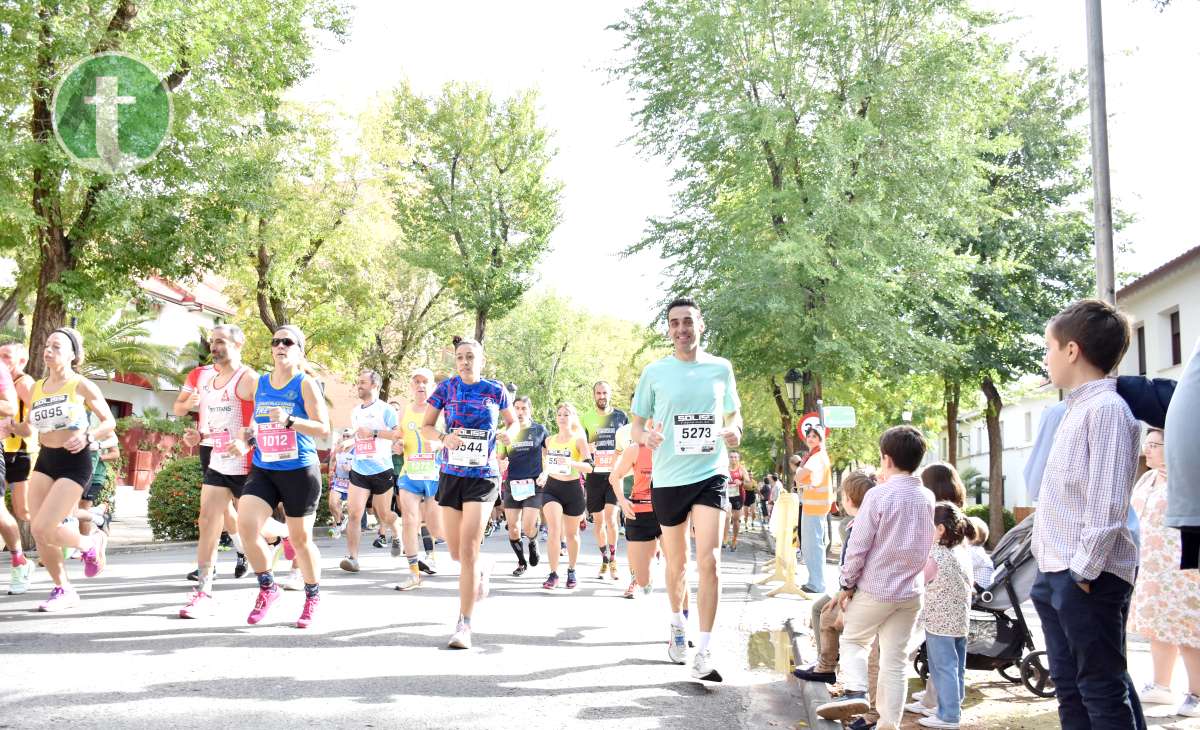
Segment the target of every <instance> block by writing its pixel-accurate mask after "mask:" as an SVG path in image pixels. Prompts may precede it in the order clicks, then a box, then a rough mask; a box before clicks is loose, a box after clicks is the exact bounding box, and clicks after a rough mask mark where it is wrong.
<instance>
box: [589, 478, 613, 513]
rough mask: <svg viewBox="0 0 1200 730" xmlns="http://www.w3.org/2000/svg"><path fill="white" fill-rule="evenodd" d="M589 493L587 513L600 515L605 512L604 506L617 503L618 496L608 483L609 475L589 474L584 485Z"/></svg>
mask: <svg viewBox="0 0 1200 730" xmlns="http://www.w3.org/2000/svg"><path fill="white" fill-rule="evenodd" d="M583 486H584V491H585V492H587V511H588V512H591V513H592V514H594V515H595V514H599V513H601V512H603V511H604V505H606V504H612V505H615V504H616V503H617V495H616V494H614V493H613V490H612V485H610V484H609V483H608V474H596V473H592V474H588V475H587V479H586V481H584V483H583Z"/></svg>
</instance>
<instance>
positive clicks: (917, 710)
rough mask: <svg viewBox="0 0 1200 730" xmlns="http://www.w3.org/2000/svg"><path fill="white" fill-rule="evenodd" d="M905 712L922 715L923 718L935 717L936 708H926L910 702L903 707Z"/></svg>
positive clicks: (918, 703)
mask: <svg viewBox="0 0 1200 730" xmlns="http://www.w3.org/2000/svg"><path fill="white" fill-rule="evenodd" d="M904 711H905V712H911V713H913V714H914V715H924V716H925V717H934V716H935V715H937V708H936V707H926V706H925V705H923V704H921V703H920V702H910V703H908V704H907V705H905V706H904Z"/></svg>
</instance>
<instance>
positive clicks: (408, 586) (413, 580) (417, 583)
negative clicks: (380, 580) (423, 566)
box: [388, 573, 421, 591]
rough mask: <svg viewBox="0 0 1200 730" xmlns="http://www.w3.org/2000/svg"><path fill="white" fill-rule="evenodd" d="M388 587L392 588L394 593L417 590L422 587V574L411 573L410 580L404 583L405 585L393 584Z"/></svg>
mask: <svg viewBox="0 0 1200 730" xmlns="http://www.w3.org/2000/svg"><path fill="white" fill-rule="evenodd" d="M388 587H389V588H391V589H392V590H393V591H411V590H414V589H416V588H420V587H421V574H420V573H410V574H409V576H408V580H406V581H404V582H403V583H393V584H391V585H390V586H388Z"/></svg>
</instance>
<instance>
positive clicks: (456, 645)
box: [446, 621, 471, 649]
mask: <svg viewBox="0 0 1200 730" xmlns="http://www.w3.org/2000/svg"><path fill="white" fill-rule="evenodd" d="M446 646H448V647H449V648H451V649H470V648H471V626H470V624H468V623H466V622H465V621H459V622H458V625H457V626H456V627H455V628H454V636H451V637H450V642H449V643H448V644H446Z"/></svg>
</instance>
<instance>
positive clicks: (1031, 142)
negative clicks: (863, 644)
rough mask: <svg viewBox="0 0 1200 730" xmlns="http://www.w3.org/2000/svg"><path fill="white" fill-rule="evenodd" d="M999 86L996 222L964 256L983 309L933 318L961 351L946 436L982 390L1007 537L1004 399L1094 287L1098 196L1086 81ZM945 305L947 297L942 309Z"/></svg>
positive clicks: (949, 367) (992, 117) (1034, 65)
mask: <svg viewBox="0 0 1200 730" xmlns="http://www.w3.org/2000/svg"><path fill="white" fill-rule="evenodd" d="M1022 65H1023V67H1022V68H1020V69H1019V70H1018V71H1016V72H1012V73H1003V74H997V77H996V79H995V81H994V82H993V83H992V84H991V85H990V86H991V88H992V90H993V95H992V97H991V100H990V102H989V103H988V104H987V105H986V106H985V107H983V109H984V110H985V111H986V113H987V114H988V127H987V144H986V145H983V146H981V151H980V159H981V160H982V162H983V164H984V165H985V166H986V169H987V170H988V175H987V186H986V188H985V189H984V191H983V200H984V201H985V203H986V206H987V209H988V210H990V211H991V215H990V216H989V217H988V218H987V219H985V220H984V221H983V222H982V225H981V226H980V229H979V230H978V232H977V233H975V234H974V235H971V236H967V237H964V238H963V239H962V240H960V241H959V244H958V252H959V253H960V254H962V255H968V256H971V257H973V258H974V259H975V261H976V264H975V266H974V267H973V270H972V272H971V275H970V277H969V285H970V300H971V301H972V302H974V306H971V307H965V308H958V307H951V306H949V302H947V301H937V302H936V303H935V306H937V307H938V311H940V312H942V313H943V314H947V313H949V316H939V317H932V316H931V317H929V318H926V319H925V320H924V321H925V323H926V325H927V327H928V328H929V329H930V331H931V332H932V333H933V334H935V336H939V337H941V338H943V339H944V340H946V341H949V342H955V343H958V344H960V345H962V347H961V348H960V349H959V355H958V357H956V358H953V359H949V360H947V361H946V362H945V363H944V366H943V367H942V368H941V372H942V373H943V376H944V378H945V382H946V398H945V404H946V426H947V431H948V433H949V435H950V439H951V443H952V444H955V446H953V447H952V448H955V449H956V447H957V444H956V443H955V442H956V441H957V424H956V421H957V411H958V402H959V397H960V393H961V386H963V385H970V384H977V385H978V387H979V388H980V390H981V391H982V393H983V395H984V399H985V405H984V420H985V422H986V424H987V432H988V450H989V474H988V486H989V502H990V503H991V515H990V517H991V519H990V529H991V534H992V536H993V539H994V540H998V539H999V538H1000V537H1001V536H1002V535H1003V533H1004V522H1003V507H1004V462H1003V452H1004V444H1003V439H1002V434H1001V431H1000V412H1001V410H1002V408H1003V406H1004V403H1003V400H1002V398H1001V389H1002V388H1004V386H1005V385H1007V384H1009V383H1012V382H1013V381H1015V380H1016V379H1017V378H1018V377H1020V376H1021V375H1024V374H1026V373H1032V372H1040V370H1041V356H1042V352H1043V346H1042V341H1041V337H1040V334H1041V332H1042V331H1043V328H1044V327H1045V325H1046V322H1047V321H1048V320H1049V319H1050V317H1052V316H1053V315H1054V314H1055V313H1056V312H1057V311H1058V310H1059V309H1061V308H1062V307H1063V306H1065V305H1066V304H1068V303H1069V302H1070V301H1072V300H1073V299H1077V298H1079V297H1080V296H1083V295H1084V294H1085V293H1086V292H1088V291H1089V290H1090V288H1091V286H1092V279H1091V275H1092V268H1091V245H1092V234H1091V223H1090V222H1089V213H1088V209H1087V207H1086V204H1085V203H1084V202H1083V201H1082V198H1081V195H1080V194H1081V193H1082V192H1084V191H1085V190H1086V189H1087V187H1088V186H1089V184H1090V181H1089V178H1088V172H1087V169H1086V168H1085V167H1084V165H1083V163H1082V160H1083V158H1084V152H1085V150H1086V149H1087V147H1086V144H1087V139H1086V137H1084V136H1083V135H1082V134H1080V133H1079V132H1078V131H1077V130H1075V129H1073V128H1072V126H1071V121H1072V120H1073V119H1074V118H1076V117H1077V116H1078V115H1079V114H1081V113H1082V112H1083V110H1084V109H1085V103H1086V102H1085V100H1084V99H1083V98H1082V93H1081V88H1080V87H1081V80H1080V77H1079V74H1061V73H1060V72H1058V70H1057V69H1056V68H1055V66H1054V64H1053V62H1052V61H1050V60H1049V59H1047V58H1042V57H1036V58H1030V59H1026V60H1025V62H1024V63H1023V64H1022ZM939 299H941V296H940V293H938V294H937V296H935V300H939Z"/></svg>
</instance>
